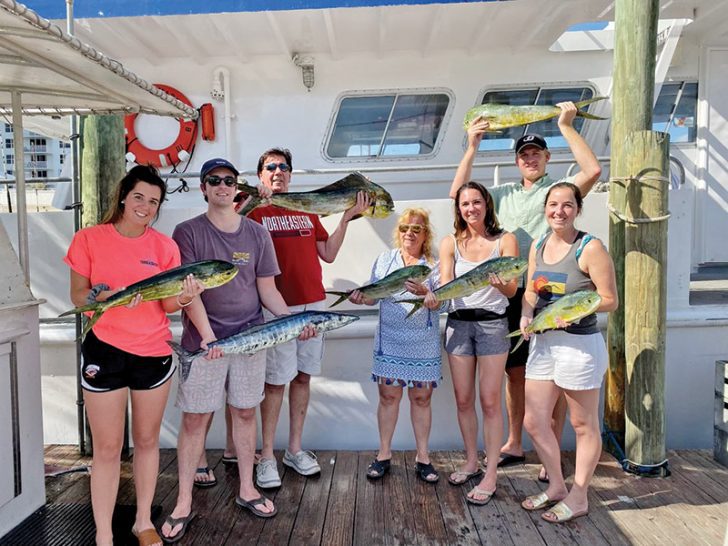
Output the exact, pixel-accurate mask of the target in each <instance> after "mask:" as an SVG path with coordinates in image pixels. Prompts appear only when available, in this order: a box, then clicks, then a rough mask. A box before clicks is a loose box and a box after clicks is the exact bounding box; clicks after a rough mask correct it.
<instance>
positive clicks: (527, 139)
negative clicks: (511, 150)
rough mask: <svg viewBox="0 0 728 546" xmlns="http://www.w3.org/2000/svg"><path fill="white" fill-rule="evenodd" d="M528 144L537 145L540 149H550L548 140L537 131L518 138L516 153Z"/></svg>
mask: <svg viewBox="0 0 728 546" xmlns="http://www.w3.org/2000/svg"><path fill="white" fill-rule="evenodd" d="M526 146H536V148H538V149H539V150H548V149H549V147H548V146H547V145H546V140H544V138H543V137H542V136H541V135H538V134H536V133H530V134H526V135H523V136H522V137H521V138H519V139H518V140H516V153H519V152H520V151H521V150H522V149H523V148H525V147H526Z"/></svg>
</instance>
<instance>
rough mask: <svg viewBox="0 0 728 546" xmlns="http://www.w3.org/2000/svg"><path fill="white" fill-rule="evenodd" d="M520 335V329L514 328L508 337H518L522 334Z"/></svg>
mask: <svg viewBox="0 0 728 546" xmlns="http://www.w3.org/2000/svg"><path fill="white" fill-rule="evenodd" d="M520 335H521V331H520V330H513V331H512V332H511V333H510V334H507V335H506V337H516V336H520Z"/></svg>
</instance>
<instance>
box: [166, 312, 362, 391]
mask: <svg viewBox="0 0 728 546" xmlns="http://www.w3.org/2000/svg"><path fill="white" fill-rule="evenodd" d="M355 320H359V317H357V316H356V315H347V314H344V313H332V312H329V311H303V312H302V313H294V314H291V315H285V316H283V317H278V318H276V319H273V320H271V321H270V322H266V323H265V324H258V325H256V326H251V327H250V328H246V329H245V330H243V331H242V332H239V333H237V334H235V335H232V336H228V337H226V338H223V339H218V340H217V341H213V342H212V343H209V344H208V347H210V348H213V347H220V349H222V351H223V353H225V354H245V355H252V354H255V353H257V352H258V351H262V350H263V349H267V348H269V347H274V346H275V345H280V344H281V343H285V342H286V341H290V340H292V339H295V338H297V337H298V336H299V335H300V333H301V332H302V331H303V329H304V327H306V326H307V325H309V324H310V325H311V326H313V327H314V329H315V330H316V333H317V334H320V333H322V332H328V331H329V330H336V329H337V328H341V327H342V326H346V325H347V324H349V323H350V322H354V321H355ZM167 343H168V344H169V346H170V347H172V350H174V352H175V353H177V355H178V356H179V363H180V376H181V378H182V381H186V380H187V377H188V376H189V374H190V367H191V366H192V360H194V358H195V357H196V356H198V355H201V354H205V351H203V350H202V349H199V350H197V351H194V352H190V351H188V350H186V349H185V348H184V347H182V346H181V345H180V344H179V343H175V342H174V341H168V342H167Z"/></svg>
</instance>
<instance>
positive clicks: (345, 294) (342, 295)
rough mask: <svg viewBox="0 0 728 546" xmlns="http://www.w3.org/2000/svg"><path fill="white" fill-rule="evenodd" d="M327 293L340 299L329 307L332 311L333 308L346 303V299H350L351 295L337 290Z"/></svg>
mask: <svg viewBox="0 0 728 546" xmlns="http://www.w3.org/2000/svg"><path fill="white" fill-rule="evenodd" d="M326 293H327V294H332V295H334V296H339V299H338V300H336V301H335V302H334V303H332V304H331V305H329V309H331V308H332V307H336V306H337V305H339V304H340V303H341V302H342V301H344V300H345V299H346V298H348V297H349V293H348V292H337V291H335V290H327V291H326Z"/></svg>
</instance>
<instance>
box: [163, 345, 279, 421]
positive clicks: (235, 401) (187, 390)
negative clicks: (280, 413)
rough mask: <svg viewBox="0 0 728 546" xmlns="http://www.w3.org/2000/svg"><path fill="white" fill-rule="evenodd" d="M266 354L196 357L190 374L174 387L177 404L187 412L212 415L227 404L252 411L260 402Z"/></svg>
mask: <svg viewBox="0 0 728 546" xmlns="http://www.w3.org/2000/svg"><path fill="white" fill-rule="evenodd" d="M264 388H265V351H260V352H258V353H255V354H254V355H240V354H230V355H225V356H223V357H221V358H216V359H214V360H207V359H205V357H203V356H198V357H197V358H195V359H194V360H193V361H192V365H191V367H190V375H189V376H188V377H187V381H185V382H182V378H181V377H180V382H179V387H178V388H177V402H176V405H177V407H178V408H180V409H181V410H182V411H184V412H187V413H211V412H213V411H216V410H219V409H220V408H222V407H223V405H224V404H225V392H226V391H227V403H228V404H230V405H231V406H233V407H234V408H239V409H248V408H254V407H256V406H258V405H259V404H260V402H261V401H262V400H263V396H264V395H263V391H264Z"/></svg>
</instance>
